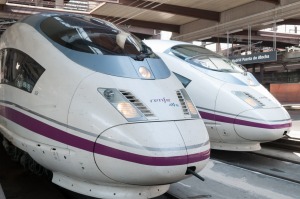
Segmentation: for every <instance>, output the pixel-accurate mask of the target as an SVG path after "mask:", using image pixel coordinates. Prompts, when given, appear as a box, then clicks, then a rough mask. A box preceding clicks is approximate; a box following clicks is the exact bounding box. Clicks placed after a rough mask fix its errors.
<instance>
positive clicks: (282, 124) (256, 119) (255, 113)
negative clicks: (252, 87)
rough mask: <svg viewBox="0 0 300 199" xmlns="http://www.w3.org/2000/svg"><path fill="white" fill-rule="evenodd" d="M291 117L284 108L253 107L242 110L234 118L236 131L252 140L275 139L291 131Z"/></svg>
mask: <svg viewBox="0 0 300 199" xmlns="http://www.w3.org/2000/svg"><path fill="white" fill-rule="evenodd" d="M291 124H292V123H291V119H290V116H289V114H288V113H287V111H286V110H285V109H284V108H282V107H279V108H268V109H253V110H248V111H245V112H242V113H241V114H239V115H238V116H237V117H236V118H235V120H234V128H235V131H236V133H237V134H238V135H239V136H240V137H242V138H244V139H246V140H251V141H266V142H267V141H273V140H277V139H279V138H281V137H282V136H283V135H284V134H285V133H287V132H289V131H290V128H291Z"/></svg>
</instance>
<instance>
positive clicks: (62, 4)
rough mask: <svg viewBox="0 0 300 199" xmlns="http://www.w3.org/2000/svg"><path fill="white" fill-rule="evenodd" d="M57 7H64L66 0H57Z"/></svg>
mask: <svg viewBox="0 0 300 199" xmlns="http://www.w3.org/2000/svg"><path fill="white" fill-rule="evenodd" d="M55 8H59V9H63V8H64V0H55Z"/></svg>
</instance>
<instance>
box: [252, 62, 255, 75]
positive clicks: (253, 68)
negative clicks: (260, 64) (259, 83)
mask: <svg viewBox="0 0 300 199" xmlns="http://www.w3.org/2000/svg"><path fill="white" fill-rule="evenodd" d="M252 74H253V75H254V74H255V64H253V65H252Z"/></svg>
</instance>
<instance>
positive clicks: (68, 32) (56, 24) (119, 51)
mask: <svg viewBox="0 0 300 199" xmlns="http://www.w3.org/2000/svg"><path fill="white" fill-rule="evenodd" d="M41 29H42V31H43V32H44V33H45V34H46V35H47V36H48V37H49V38H50V39H52V40H53V41H55V42H57V43H59V44H60V45H62V46H64V47H66V48H69V49H72V50H76V51H80V52H85V53H91V54H100V55H124V56H125V55H126V56H131V57H132V58H137V59H138V58H145V57H155V56H156V55H155V54H154V53H153V52H152V51H151V49H150V48H149V47H147V46H146V45H145V44H143V43H142V42H141V40H140V39H138V38H137V37H135V36H134V35H132V34H130V33H128V32H126V31H124V30H122V29H121V28H118V27H117V26H115V25H113V24H112V23H109V22H106V21H103V20H101V19H97V18H91V17H85V16H68V15H63V16H53V17H49V18H47V19H46V20H44V21H43V22H42V23H41Z"/></svg>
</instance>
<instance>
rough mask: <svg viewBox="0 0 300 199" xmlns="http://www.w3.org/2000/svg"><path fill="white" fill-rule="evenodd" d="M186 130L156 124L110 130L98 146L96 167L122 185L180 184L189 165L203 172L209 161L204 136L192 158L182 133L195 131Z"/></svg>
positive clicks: (100, 139) (95, 150) (96, 144)
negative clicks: (177, 182) (202, 169)
mask: <svg viewBox="0 0 300 199" xmlns="http://www.w3.org/2000/svg"><path fill="white" fill-rule="evenodd" d="M179 123H180V122H179ZM194 126H195V125H192V128H194ZM185 128H186V127H185V126H182V125H181V124H176V122H153V123H135V124H125V125H120V126H116V127H114V128H111V129H108V130H106V131H105V132H103V133H102V134H101V135H100V136H99V137H98V139H97V141H96V143H95V148H94V156H95V161H96V164H97V166H98V168H99V170H100V171H101V172H102V173H103V174H105V175H106V176H107V177H109V178H111V179H112V180H115V181H117V182H121V183H126V184H135V185H157V184H169V183H172V182H176V181H179V180H181V179H183V178H184V177H186V175H185V173H186V170H187V166H188V165H189V164H190V165H195V166H196V167H198V168H199V169H201V168H202V167H204V165H205V163H206V161H207V160H208V158H209V143H208V144H207V140H208V137H207V138H206V137H205V136H203V138H204V139H205V140H203V139H201V136H197V137H196V139H197V143H198V145H197V146H191V148H192V150H193V151H191V152H192V153H193V154H191V155H190V156H189V152H188V151H187V149H186V148H187V147H186V144H185V143H184V139H183V136H182V134H181V133H180V131H186V132H185V134H186V133H188V131H190V132H192V131H196V129H194V130H193V129H192V128H191V127H189V128H186V129H185ZM203 128H205V127H204V126H203ZM197 130H199V129H198V128H197ZM205 133H206V132H205ZM198 134H200V135H201V131H200V132H199V131H198ZM199 138H200V139H199ZM198 139H199V140H198ZM194 142H195V141H194ZM202 142H203V144H202ZM205 142H206V144H205ZM201 144H202V145H201ZM204 149H205V150H204ZM189 161H191V163H189Z"/></svg>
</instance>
